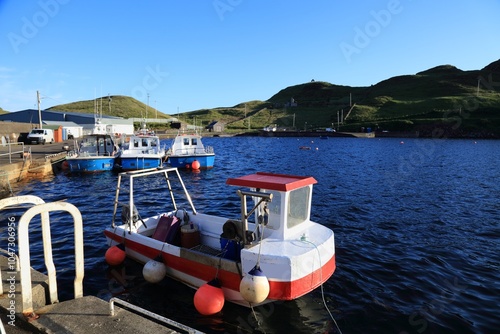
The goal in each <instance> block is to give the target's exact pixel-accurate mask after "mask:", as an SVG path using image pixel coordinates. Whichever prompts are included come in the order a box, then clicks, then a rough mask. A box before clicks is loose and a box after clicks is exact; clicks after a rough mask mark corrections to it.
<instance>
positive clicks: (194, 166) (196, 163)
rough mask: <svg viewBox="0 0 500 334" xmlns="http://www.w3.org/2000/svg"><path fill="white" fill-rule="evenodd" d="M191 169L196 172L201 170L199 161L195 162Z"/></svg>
mask: <svg viewBox="0 0 500 334" xmlns="http://www.w3.org/2000/svg"><path fill="white" fill-rule="evenodd" d="M191 168H192V169H194V170H197V169H200V162H199V161H198V160H195V161H193V162H192V163H191Z"/></svg>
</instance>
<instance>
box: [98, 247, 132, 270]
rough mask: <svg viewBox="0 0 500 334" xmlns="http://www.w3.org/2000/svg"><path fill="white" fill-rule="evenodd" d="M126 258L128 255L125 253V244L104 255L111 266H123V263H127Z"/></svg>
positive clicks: (109, 250) (111, 248)
mask: <svg viewBox="0 0 500 334" xmlns="http://www.w3.org/2000/svg"><path fill="white" fill-rule="evenodd" d="M126 256H127V254H126V253H125V246H124V245H123V244H119V245H116V246H113V247H110V248H108V250H107V251H106V254H105V255H104V258H105V259H106V262H107V263H108V264H109V265H110V266H118V265H120V264H122V262H123V261H125V257H126Z"/></svg>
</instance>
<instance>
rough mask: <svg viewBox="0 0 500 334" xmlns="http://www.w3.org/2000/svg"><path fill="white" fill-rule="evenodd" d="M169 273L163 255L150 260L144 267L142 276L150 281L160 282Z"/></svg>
mask: <svg viewBox="0 0 500 334" xmlns="http://www.w3.org/2000/svg"><path fill="white" fill-rule="evenodd" d="M166 275H167V266H165V264H164V263H163V260H162V258H161V256H158V257H157V258H156V259H152V260H149V261H148V262H147V263H146V264H145V265H144V268H142V276H144V279H145V280H146V281H147V282H149V283H158V282H160V281H161V280H162V279H164V278H165V276H166Z"/></svg>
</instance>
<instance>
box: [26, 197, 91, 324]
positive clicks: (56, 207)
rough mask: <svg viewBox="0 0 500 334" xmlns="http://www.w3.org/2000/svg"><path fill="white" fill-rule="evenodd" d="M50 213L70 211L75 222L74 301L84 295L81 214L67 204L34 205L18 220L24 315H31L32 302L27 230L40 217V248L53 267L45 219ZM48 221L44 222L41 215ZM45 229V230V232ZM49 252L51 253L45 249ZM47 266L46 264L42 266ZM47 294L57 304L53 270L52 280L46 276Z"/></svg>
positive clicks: (47, 226)
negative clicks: (47, 283) (34, 219)
mask: <svg viewBox="0 0 500 334" xmlns="http://www.w3.org/2000/svg"><path fill="white" fill-rule="evenodd" d="M50 211H66V212H69V213H70V214H71V215H72V217H73V220H74V230H75V231H74V236H75V271H76V275H75V281H74V291H75V298H80V297H82V296H83V285H82V282H83V273H84V264H83V223H82V215H81V213H80V211H79V210H78V209H77V208H76V207H75V206H74V205H73V204H70V203H66V202H54V203H44V204H39V205H37V206H34V207H32V208H30V209H28V211H26V212H25V213H24V214H23V216H22V217H21V219H20V221H19V227H18V240H19V259H20V262H21V294H22V297H23V306H22V308H23V310H22V312H23V314H30V313H33V300H32V291H31V271H30V269H31V266H30V250H29V236H28V227H29V223H30V221H31V219H33V217H34V216H35V215H37V214H40V215H41V216H42V234H43V237H44V238H43V247H44V253H45V259H46V260H47V259H48V260H49V264H52V265H53V262H52V247H51V246H50V243H51V240H50V222H49V219H48V213H49V212H50ZM45 215H46V216H47V219H44V216H45ZM47 229H48V231H46V230H47ZM47 249H50V252H51V253H50V254H48V251H47V252H46V251H45V250H47ZM45 265H48V263H45ZM49 291H50V298H51V302H52V303H53V302H55V301H57V282H56V279H55V270H54V272H53V279H51V277H49Z"/></svg>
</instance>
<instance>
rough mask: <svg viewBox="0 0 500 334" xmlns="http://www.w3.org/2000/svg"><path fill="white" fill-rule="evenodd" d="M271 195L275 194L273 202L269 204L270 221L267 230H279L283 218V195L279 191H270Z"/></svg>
mask: <svg viewBox="0 0 500 334" xmlns="http://www.w3.org/2000/svg"><path fill="white" fill-rule="evenodd" d="M266 192H267V191H266ZM269 193H271V194H273V200H272V201H271V202H269V203H268V204H267V208H268V209H269V221H268V223H267V226H266V228H270V229H271V230H279V228H280V217H281V194H280V193H279V192H277V191H269Z"/></svg>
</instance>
